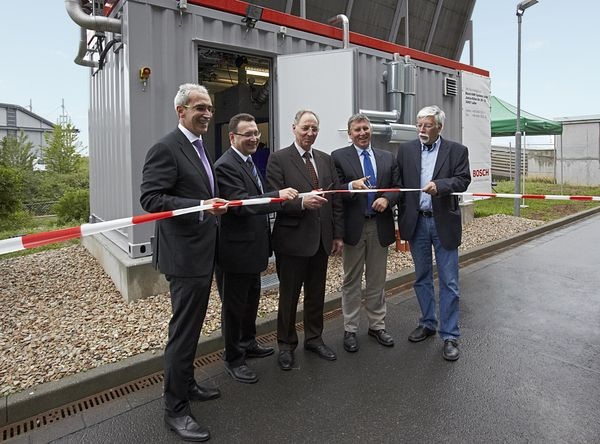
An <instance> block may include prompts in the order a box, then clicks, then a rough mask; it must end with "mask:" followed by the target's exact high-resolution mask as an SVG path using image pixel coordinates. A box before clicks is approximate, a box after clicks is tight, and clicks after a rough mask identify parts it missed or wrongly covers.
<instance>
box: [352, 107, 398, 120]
mask: <svg viewBox="0 0 600 444" xmlns="http://www.w3.org/2000/svg"><path fill="white" fill-rule="evenodd" d="M358 112H359V113H361V114H364V115H365V116H367V117H368V118H369V120H370V121H372V122H390V123H394V122H398V120H399V119H400V112H399V111H398V110H396V109H395V110H393V111H375V110H370V109H361V110H358Z"/></svg>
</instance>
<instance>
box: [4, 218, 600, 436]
mask: <svg viewBox="0 0 600 444" xmlns="http://www.w3.org/2000/svg"><path fill="white" fill-rule="evenodd" d="M599 245H600V215H595V216H591V217H588V218H586V219H584V220H582V221H579V222H576V223H573V224H570V225H568V226H566V227H563V228H561V229H558V230H555V231H553V232H550V233H547V234H544V235H542V236H539V237H537V238H535V239H533V240H530V241H528V242H526V243H523V244H520V245H518V246H516V247H515V248H511V249H507V250H504V251H501V252H498V253H496V254H494V255H491V256H489V257H487V258H485V259H481V260H476V261H472V262H471V263H470V264H469V265H466V266H465V267H463V268H462V269H461V275H460V278H461V286H462V296H461V310H462V319H461V328H462V338H461V342H460V346H461V357H460V359H459V360H458V361H457V362H454V363H450V362H446V361H444V360H443V359H442V356H441V347H442V342H441V340H440V339H439V338H437V337H435V338H430V339H428V340H427V341H425V342H422V343H418V344H413V343H409V342H408V341H407V339H406V338H407V335H408V333H409V332H410V331H411V330H412V329H413V328H414V327H415V326H416V322H417V319H418V316H419V309H418V306H417V302H416V299H415V298H414V297H413V294H412V290H407V291H404V292H401V293H398V294H394V295H393V296H391V297H390V298H389V300H388V301H389V302H388V317H387V320H386V322H387V329H388V331H389V332H390V333H391V334H392V335H393V336H394V337H395V339H396V345H395V346H394V347H393V348H385V347H382V346H381V345H379V344H378V343H377V342H376V341H375V340H374V339H373V338H370V337H368V336H367V335H366V328H367V327H366V324H365V323H364V322H363V324H362V325H361V332H360V334H359V341H360V350H359V352H358V353H355V354H348V353H346V352H345V351H344V350H343V347H342V335H343V324H342V319H341V317H337V318H335V319H333V320H331V321H328V322H327V323H326V327H325V328H326V331H325V334H324V338H325V341H326V342H327V343H328V344H329V345H330V346H332V348H334V349H335V350H336V351H337V352H338V360H337V361H335V362H327V361H323V360H321V359H319V358H318V357H317V356H316V355H314V354H311V353H308V352H305V351H304V350H301V349H299V350H298V351H297V353H296V357H297V364H298V366H297V367H298V368H297V369H295V370H293V371H290V372H282V371H281V370H279V368H278V367H277V363H276V357H275V356H271V357H268V358H265V359H262V360H253V361H251V362H250V364H251V366H252V367H253V368H254V369H255V370H256V372H257V373H258V375H259V377H260V381H259V382H258V383H257V384H254V385H244V384H240V383H237V382H235V381H233V380H232V379H231V378H230V377H229V376H228V375H227V374H226V373H225V372H224V370H223V367H222V364H221V363H219V362H217V363H215V364H211V365H209V366H207V367H205V368H203V369H202V370H200V371H199V372H198V373H197V377H198V379H207V380H208V381H210V382H211V383H214V384H216V385H217V386H219V387H220V388H221V391H222V397H221V398H220V399H218V400H215V401H210V402H205V403H195V404H193V407H192V409H193V412H194V414H195V415H196V417H197V418H198V420H199V421H200V422H201V423H203V424H206V425H207V426H208V427H209V428H210V431H211V434H212V439H211V441H210V442H211V443H284V442H285V443H357V442H361V443H363V442H365V443H388V442H389V443H403V442H406V443H414V442H444V443H479V442H486V443H490V442H491V443H495V442H509V443H512V442H518V443H521V442H531V443H538V442H539V443H599V442H600V290H599V284H600V276H599V270H598V266H599V264H600V247H598V246H599ZM363 321H364V319H363ZM160 391H161V387H160V384H158V385H155V386H152V387H149V388H147V389H144V390H141V391H138V392H136V393H134V394H131V395H128V396H127V397H126V398H124V399H123V398H122V399H119V400H117V401H113V402H108V403H106V404H104V405H101V406H99V407H95V408H93V409H90V410H88V411H86V412H84V413H79V414H77V415H74V416H71V417H69V418H66V419H62V420H60V421H57V422H56V423H54V424H51V425H49V426H44V427H41V428H39V429H36V430H34V431H32V432H30V433H28V434H23V435H20V436H18V437H16V438H14V439H12V440H9V441H7V442H11V443H13V442H32V443H33V442H49V441H52V440H56V442H58V443H138V442H144V443H170V442H179V441H178V440H177V438H176V437H175V436H174V435H173V434H172V433H171V432H169V431H168V430H167V429H166V428H165V426H164V425H163V421H162V415H163V404H162V399H161V398H160V396H161V393H160Z"/></svg>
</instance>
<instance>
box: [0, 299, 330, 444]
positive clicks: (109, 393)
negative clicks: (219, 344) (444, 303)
mask: <svg viewBox="0 0 600 444" xmlns="http://www.w3.org/2000/svg"><path fill="white" fill-rule="evenodd" d="M341 314H342V309H341V308H337V309H335V310H332V311H330V312H327V313H325V314H324V315H323V320H324V321H329V320H331V319H335V318H337V317H338V316H340V315H341ZM296 329H297V330H298V331H304V324H303V323H302V322H299V323H297V324H296ZM256 340H257V341H258V342H260V343H262V344H263V345H266V344H269V343H273V342H276V341H277V332H271V333H267V334H265V335H261V336H259V337H257V338H256ZM221 354H222V350H218V351H216V352H213V353H210V354H208V355H204V356H200V357H198V358H196V360H195V361H194V367H195V368H202V367H206V366H208V365H211V364H214V363H216V362H219V361H221ZM163 380H164V375H163V372H158V373H154V374H152V375H149V376H145V377H143V378H140V379H137V380H135V381H132V382H128V383H127V384H123V385H120V386H118V387H115V388H112V389H109V390H105V391H103V392H100V393H97V394H95V395H92V396H89V397H87V398H83V399H80V400H79V401H76V402H73V403H71V404H67V405H64V406H62V407H59V408H56V409H53V410H49V411H47V412H44V413H40V414H39V415H36V416H33V417H31V418H27V419H24V420H22V421H18V422H16V423H13V424H8V425H7V426H4V427H2V428H0V442H3V441H7V440H9V439H11V438H15V437H17V436H20V435H24V434H25V433H29V432H31V431H33V430H37V429H40V428H42V427H45V426H49V425H51V424H54V423H56V422H58V421H61V420H63V419H66V418H69V417H71V416H75V415H77V414H79V413H82V412H85V411H87V410H90V409H93V408H94V407H99V406H101V405H104V404H106V403H108V402H111V401H114V400H116V399H120V398H123V397H125V396H127V395H128V394H130V393H135V392H138V391H140V390H143V389H145V388H147V387H151V386H153V385H156V384H160V383H162V382H163Z"/></svg>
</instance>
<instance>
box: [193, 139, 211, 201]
mask: <svg viewBox="0 0 600 444" xmlns="http://www.w3.org/2000/svg"><path fill="white" fill-rule="evenodd" d="M192 145H194V148H196V151H197V152H198V155H199V156H200V160H201V161H202V165H204V170H205V171H206V175H207V176H208V182H209V183H210V191H211V195H212V196H214V195H215V179H214V177H213V173H212V169H211V167H210V163H209V162H208V157H207V156H206V151H205V150H204V145H203V144H202V140H201V139H197V140H195V141H194V142H192Z"/></svg>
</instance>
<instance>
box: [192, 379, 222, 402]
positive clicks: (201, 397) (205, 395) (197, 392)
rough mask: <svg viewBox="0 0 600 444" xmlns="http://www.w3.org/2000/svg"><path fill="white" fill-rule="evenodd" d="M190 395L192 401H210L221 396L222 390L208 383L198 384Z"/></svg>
mask: <svg viewBox="0 0 600 444" xmlns="http://www.w3.org/2000/svg"><path fill="white" fill-rule="evenodd" d="M188 396H189V398H190V401H210V400H211V399H217V398H218V397H220V396H221V392H220V391H219V389H218V388H216V387H210V386H208V385H200V384H198V383H196V385H195V386H194V387H193V388H192V389H191V390H190V391H189V393H188Z"/></svg>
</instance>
